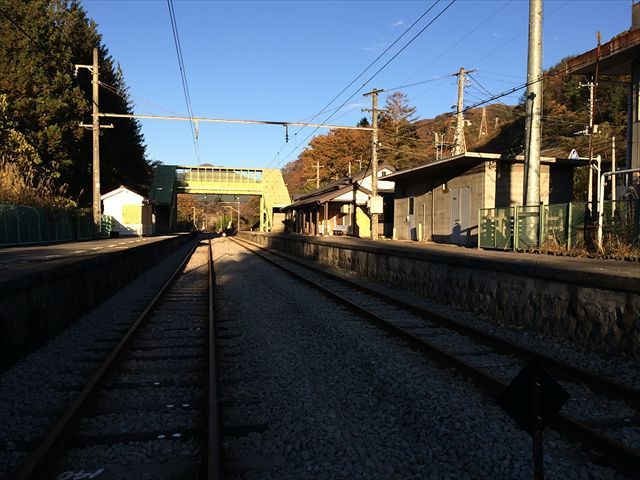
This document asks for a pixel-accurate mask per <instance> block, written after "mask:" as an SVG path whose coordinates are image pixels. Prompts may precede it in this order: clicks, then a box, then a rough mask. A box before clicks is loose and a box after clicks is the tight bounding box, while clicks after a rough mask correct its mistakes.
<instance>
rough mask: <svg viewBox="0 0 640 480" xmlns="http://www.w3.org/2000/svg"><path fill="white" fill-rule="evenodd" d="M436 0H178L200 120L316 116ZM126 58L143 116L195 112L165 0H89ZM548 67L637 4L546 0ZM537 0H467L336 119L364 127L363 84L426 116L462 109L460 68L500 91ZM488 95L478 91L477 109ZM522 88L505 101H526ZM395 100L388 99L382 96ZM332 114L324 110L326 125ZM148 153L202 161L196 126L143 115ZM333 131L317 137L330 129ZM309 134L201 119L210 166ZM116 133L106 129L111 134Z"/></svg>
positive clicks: (474, 94)
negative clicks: (396, 95) (458, 105)
mask: <svg viewBox="0 0 640 480" xmlns="http://www.w3.org/2000/svg"><path fill="white" fill-rule="evenodd" d="M449 1H450V0H441V1H440V2H439V3H438V4H437V5H436V6H435V7H434V8H433V10H431V12H430V13H429V14H427V15H426V16H425V17H424V19H423V20H422V21H421V22H419V23H418V24H417V25H416V27H414V28H413V29H412V30H411V31H410V32H408V33H407V34H406V35H405V36H404V37H403V38H402V40H400V41H399V42H398V43H397V44H396V45H395V47H394V48H392V49H391V50H390V51H389V52H388V53H387V54H386V55H385V56H384V57H383V58H382V59H381V60H380V61H378V63H376V64H375V65H374V66H373V67H372V68H371V69H370V70H369V71H368V72H367V74H365V75H364V76H363V77H362V78H361V79H360V80H359V81H358V82H356V83H355V84H354V85H353V86H352V87H351V88H350V89H348V90H347V91H346V92H345V93H344V94H343V95H342V96H341V97H340V98H339V99H338V100H336V102H334V103H333V104H332V105H331V107H329V108H332V107H333V108H336V107H338V106H339V105H341V104H342V103H343V102H344V101H345V100H347V98H348V97H349V96H350V95H351V94H352V93H354V92H356V91H358V89H359V87H360V86H361V85H362V84H363V83H364V80H366V79H368V78H369V77H370V76H371V75H372V74H373V73H375V72H376V71H377V70H378V68H379V67H380V66H382V65H383V64H384V63H385V62H386V61H387V60H388V59H389V58H391V56H392V55H393V54H394V53H395V52H397V51H398V50H399V49H400V48H401V47H402V46H403V45H405V43H406V42H407V41H408V40H409V39H411V37H413V35H414V34H415V33H417V32H418V31H419V30H420V29H421V28H422V27H424V26H425V25H426V24H427V23H428V22H429V21H430V20H432V19H433V18H434V16H435V15H436V14H437V12H439V11H440V10H442V9H443V8H444V7H445V6H446V5H447V4H448V3H449ZM433 3H434V1H409V2H407V1H391V2H387V1H351V2H349V1H325V2H312V1H299V2H296V1H280V2H274V1H259V2H256V1H233V2H227V1H215V2H213V1H212V2H209V1H180V0H175V1H174V10H175V15H176V19H177V22H178V29H179V33H180V41H181V44H182V52H183V55H184V61H185V68H186V73H187V79H188V83H189V90H190V95H191V100H192V107H193V111H194V115H196V116H202V117H215V118H229V119H258V120H277V121H308V120H310V118H311V117H313V116H314V115H316V114H317V113H318V112H319V111H320V109H321V108H322V107H324V106H325V105H326V104H327V103H328V102H329V101H330V100H331V99H332V98H333V97H334V96H335V95H336V94H337V93H338V92H340V91H341V90H342V89H343V88H344V87H345V86H346V85H347V84H349V82H351V80H353V79H354V77H356V76H357V75H358V74H359V73H360V72H361V71H362V70H363V69H364V68H365V67H366V66H367V65H369V64H370V63H371V62H372V61H373V60H374V59H375V58H376V57H377V56H378V55H379V54H380V53H381V52H382V51H383V50H384V49H385V48H387V47H388V46H389V45H390V44H391V43H392V42H393V41H394V40H395V39H396V38H397V37H398V36H400V35H401V34H402V32H403V31H404V30H405V29H406V28H407V27H408V26H409V25H410V24H411V23H413V22H414V21H415V20H416V19H417V18H418V17H420V15H422V13H424V12H425V11H426V10H427V9H428V8H429V7H430V6H432V5H433ZM82 4H83V6H84V8H85V9H86V11H87V13H88V15H89V17H91V18H93V19H94V20H95V21H96V22H97V23H98V30H99V31H100V33H101V34H102V35H103V41H104V43H105V44H106V45H107V47H108V48H109V51H110V53H111V55H112V56H113V58H114V59H115V60H116V61H117V62H119V63H120V65H121V67H122V69H123V71H124V75H125V80H126V82H127V84H128V86H129V89H130V94H131V96H132V99H133V101H134V102H135V113H139V114H158V115H172V114H179V115H185V114H186V106H185V101H184V95H183V91H182V85H181V82H180V72H179V70H178V62H177V57H176V52H175V47H174V42H173V36H172V33H171V23H170V18H169V11H168V7H167V3H166V1H164V0H162V1H155V0H144V1H132V0H129V1H114V0H83V1H82ZM544 14H545V20H544V56H543V64H544V67H545V68H548V67H549V66H551V65H553V64H555V63H557V62H558V61H559V60H560V59H562V58H563V57H566V56H568V55H573V54H578V53H582V52H584V51H586V50H589V49H591V48H593V47H595V42H596V32H597V31H598V30H599V31H600V32H601V33H602V40H603V42H605V41H607V40H609V39H610V38H611V37H613V36H614V35H616V34H618V33H620V32H621V31H623V30H626V29H628V28H629V26H630V23H631V1H630V0H591V1H583V0H568V1H567V0H546V1H545V3H544ZM527 28H528V2H527V1H525V0H512V1H498V0H492V1H483V0H457V1H456V2H455V3H454V4H453V5H452V6H451V7H450V8H449V9H448V10H447V11H446V12H444V13H443V14H442V16H440V17H439V18H438V19H437V20H435V22H434V23H433V24H432V25H431V26H429V27H428V28H427V29H426V30H425V31H424V32H423V33H422V34H421V35H420V36H418V37H417V38H416V40H415V41H414V42H413V43H412V44H411V45H409V46H408V47H407V48H406V49H405V50H404V51H403V52H402V53H400V55H399V56H398V57H397V58H396V59H395V60H394V61H392V62H391V63H390V64H389V65H388V66H387V67H385V68H384V69H383V70H382V71H381V72H380V73H379V74H378V75H377V76H376V77H375V79H374V80H372V81H371V82H370V83H368V84H367V85H366V86H365V87H363V88H362V89H361V90H360V92H359V93H357V94H356V95H355V96H354V97H353V99H351V100H350V101H349V102H347V104H346V105H345V107H343V109H341V110H339V111H337V112H336V115H335V116H334V117H333V118H331V119H330V120H329V123H336V124H343V125H353V124H355V123H357V121H358V120H359V119H360V118H362V117H363V116H364V115H368V114H365V113H363V112H362V111H361V109H362V108H366V107H368V106H369V101H368V100H367V99H364V98H363V97H362V94H361V93H362V92H365V91H368V90H370V89H371V88H372V87H376V88H387V89H390V88H393V87H396V86H400V85H406V84H410V83H416V82H422V81H425V80H430V81H429V82H428V83H425V84H422V85H419V86H415V87H409V88H406V89H403V90H402V91H404V92H405V93H406V94H407V95H408V97H409V101H410V103H411V104H412V105H414V106H416V107H417V113H418V115H419V116H420V117H421V118H430V117H433V116H435V115H437V114H439V113H443V112H447V111H450V110H451V106H452V105H454V104H455V102H456V79H455V77H451V76H450V74H451V73H453V72H455V71H457V70H458V69H459V68H460V67H465V68H467V69H471V68H476V69H478V71H477V72H476V73H475V74H474V75H475V77H476V78H477V80H478V81H479V82H480V83H481V84H482V85H483V86H484V87H485V88H486V89H487V90H488V91H489V92H492V93H497V92H501V91H505V90H507V89H509V88H511V87H513V86H516V85H521V84H522V83H524V81H525V77H526V64H527ZM487 97H488V94H487V93H486V92H484V91H482V90H480V89H479V88H477V87H475V86H473V87H471V86H470V87H469V88H468V89H467V96H466V100H467V101H466V102H465V104H468V105H470V104H472V103H475V102H476V101H479V100H481V99H485V98H487ZM518 97H519V94H515V95H514V96H512V97H508V98H505V99H503V101H505V103H515V102H516V101H517V99H518ZM384 99H385V96H384V94H382V95H381V97H380V103H381V104H384ZM331 113H332V112H327V113H324V114H322V115H320V116H318V117H317V118H316V120H315V121H316V122H318V123H319V122H320V121H324V120H325V118H326V117H328V116H329V115H330V114H331ZM141 124H142V130H143V133H144V136H145V140H146V143H147V154H148V156H149V158H151V159H154V160H159V161H161V162H163V163H166V164H178V165H196V164H197V162H196V156H195V152H194V146H193V141H192V138H191V130H190V128H189V125H188V123H187V122H169V121H159V120H142V121H141ZM325 131H326V130H321V131H318V132H316V134H317V133H322V132H325ZM311 132H312V129H311V128H305V129H302V130H300V129H299V127H290V129H289V136H290V140H289V143H288V144H285V142H284V133H285V132H284V128H282V127H279V126H248V125H223V124H201V125H200V133H199V146H200V162H201V163H211V164H214V165H224V166H232V167H236V166H245V167H277V168H281V167H282V166H283V165H284V164H286V163H287V162H289V161H292V160H294V159H295V158H296V157H297V155H298V154H299V153H300V152H301V151H302V149H303V148H304V145H305V142H303V140H304V139H305V138H306V137H307V136H308V135H309V134H310V133H311ZM106 134H108V132H107V133H106Z"/></svg>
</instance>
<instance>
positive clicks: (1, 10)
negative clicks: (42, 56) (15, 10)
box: [0, 8, 45, 49]
mask: <svg viewBox="0 0 640 480" xmlns="http://www.w3.org/2000/svg"><path fill="white" fill-rule="evenodd" d="M0 13H2V15H3V16H4V17H5V18H6V19H7V20H9V22H11V24H12V25H13V26H14V27H16V28H17V29H18V30H19V31H20V33H22V34H23V35H24V36H25V37H27V38H28V39H29V40H31V42H32V43H33V44H34V45H36V46H38V47H40V48H41V49H45V47H44V46H43V45H42V44H41V43H40V42H38V41H37V40H34V38H33V37H32V36H31V35H29V34H28V33H27V32H25V31H24V29H23V28H22V27H21V26H20V25H19V24H18V23H17V22H16V21H14V20H13V18H11V17H10V16H9V14H8V13H7V12H5V11H4V10H3V9H1V8H0Z"/></svg>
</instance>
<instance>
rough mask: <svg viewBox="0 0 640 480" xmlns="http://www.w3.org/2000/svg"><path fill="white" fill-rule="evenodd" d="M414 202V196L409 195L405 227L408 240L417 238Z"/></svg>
mask: <svg viewBox="0 0 640 480" xmlns="http://www.w3.org/2000/svg"><path fill="white" fill-rule="evenodd" d="M415 203H416V199H415V198H414V197H409V205H408V209H407V214H408V215H407V222H408V225H407V228H408V229H409V231H408V232H407V238H408V239H409V240H417V239H418V234H417V232H416V215H415Z"/></svg>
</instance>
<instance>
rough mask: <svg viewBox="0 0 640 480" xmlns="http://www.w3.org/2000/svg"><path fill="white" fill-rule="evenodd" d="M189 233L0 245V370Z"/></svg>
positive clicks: (91, 306) (180, 241)
mask: <svg viewBox="0 0 640 480" xmlns="http://www.w3.org/2000/svg"><path fill="white" fill-rule="evenodd" d="M191 238H193V236H192V235H190V234H182V235H170V236H159V237H143V238H127V237H124V238H118V239H104V240H95V241H87V242H73V243H63V244H54V245H39V246H33V247H12V248H3V249H0V370H2V369H3V368H5V367H7V366H9V365H11V364H12V363H13V362H15V361H16V360H18V359H19V358H20V357H21V356H23V355H24V354H26V353H28V352H30V351H32V350H33V349H35V348H37V347H38V346H39V345H41V344H42V343H43V342H45V341H46V340H47V339H48V338H50V337H52V336H53V335H56V334H57V333H59V332H60V331H62V330H63V329H64V328H66V327H68V326H69V325H71V324H72V323H73V322H74V321H75V319H77V318H78V317H79V316H80V315H82V314H84V313H86V312H88V311H90V310H91V309H93V308H94V307H95V306H97V305H98V304H99V303H101V302H102V301H104V300H105V299H106V298H108V297H109V296H111V295H112V294H113V293H115V292H116V291H117V290H119V289H120V288H122V287H124V286H125V285H127V284H128V283H129V282H130V281H131V280H133V279H134V278H135V277H137V276H138V275H140V274H141V273H142V272H143V271H144V270H146V269H147V268H149V267H150V266H151V265H153V264H155V263H156V262H158V261H159V260H160V259H162V258H164V257H165V256H166V255H168V254H169V253H171V252H172V251H173V250H175V249H176V248H178V247H180V246H181V245H183V244H184V243H185V242H187V241H189V240H190V239H191Z"/></svg>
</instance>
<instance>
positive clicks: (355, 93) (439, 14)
mask: <svg viewBox="0 0 640 480" xmlns="http://www.w3.org/2000/svg"><path fill="white" fill-rule="evenodd" d="M438 1H439V0H438ZM455 2H456V0H451V1H450V2H449V4H448V5H447V6H446V7H444V8H443V9H442V10H441V11H440V12H439V13H438V14H437V15H436V16H435V17H434V18H433V19H432V20H430V21H429V22H428V23H427V24H426V25H425V26H424V27H423V28H422V29H421V30H420V31H418V33H416V34H415V35H414V36H413V37H412V38H411V39H410V40H409V41H408V42H407V43H406V44H405V45H404V46H403V47H402V48H401V49H400V50H398V51H397V52H396V53H395V54H394V55H393V56H392V57H391V58H390V59H389V60H388V61H387V62H386V63H385V64H384V65H382V66H381V67H380V68H379V69H378V70H377V71H376V72H375V73H374V74H373V75H372V76H371V77H369V79H367V81H365V82H364V83H363V84H362V85H361V86H360V87H359V88H358V89H357V90H356V91H355V92H353V93H352V94H351V96H350V97H349V98H347V100H345V101H344V102H343V104H342V105H341V107H342V106H344V105H345V104H346V103H347V102H349V100H351V99H352V98H353V97H355V96H356V95H357V94H358V92H360V91H361V90H362V88H363V87H364V86H366V85H367V84H368V83H369V82H370V81H371V80H373V79H374V78H375V77H376V76H377V75H378V74H379V73H380V72H381V71H382V70H383V69H385V68H386V67H387V66H388V65H389V64H390V63H391V62H392V61H393V60H395V58H397V57H398V55H400V53H402V52H403V51H404V50H405V49H406V48H407V47H408V46H409V45H411V43H413V41H414V40H415V39H416V38H418V37H419V36H420V35H421V34H422V33H423V32H424V31H425V30H426V29H427V28H429V27H430V26H431V25H432V24H433V23H434V22H435V21H436V20H437V19H438V18H440V16H442V15H443V14H444V13H445V12H446V11H447V10H448V9H449V8H450V7H451V6H452V5H453V4H454V3H455ZM332 117H333V115H330V116H329V117H327V118H326V119H325V120H324V121H323V122H322V124H325V123H327V122H328V121H329V120H330V119H331V118H332ZM318 128H319V127H316V128H315V129H314V130H313V131H312V132H311V133H309V135H307V136H306V137H305V138H304V140H302V142H300V143H301V144H303V143H304V142H306V141H307V140H308V139H309V137H311V136H312V135H313V134H314V133H315V132H316V131H317V130H318ZM295 150H296V149H292V150H291V151H290V152H289V153H288V154H287V155H286V156H285V157H284V158H283V159H282V160H281V161H280V163H282V162H284V161H285V160H286V159H287V158H289V157H290V156H291V154H292V153H293V152H294V151H295Z"/></svg>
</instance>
